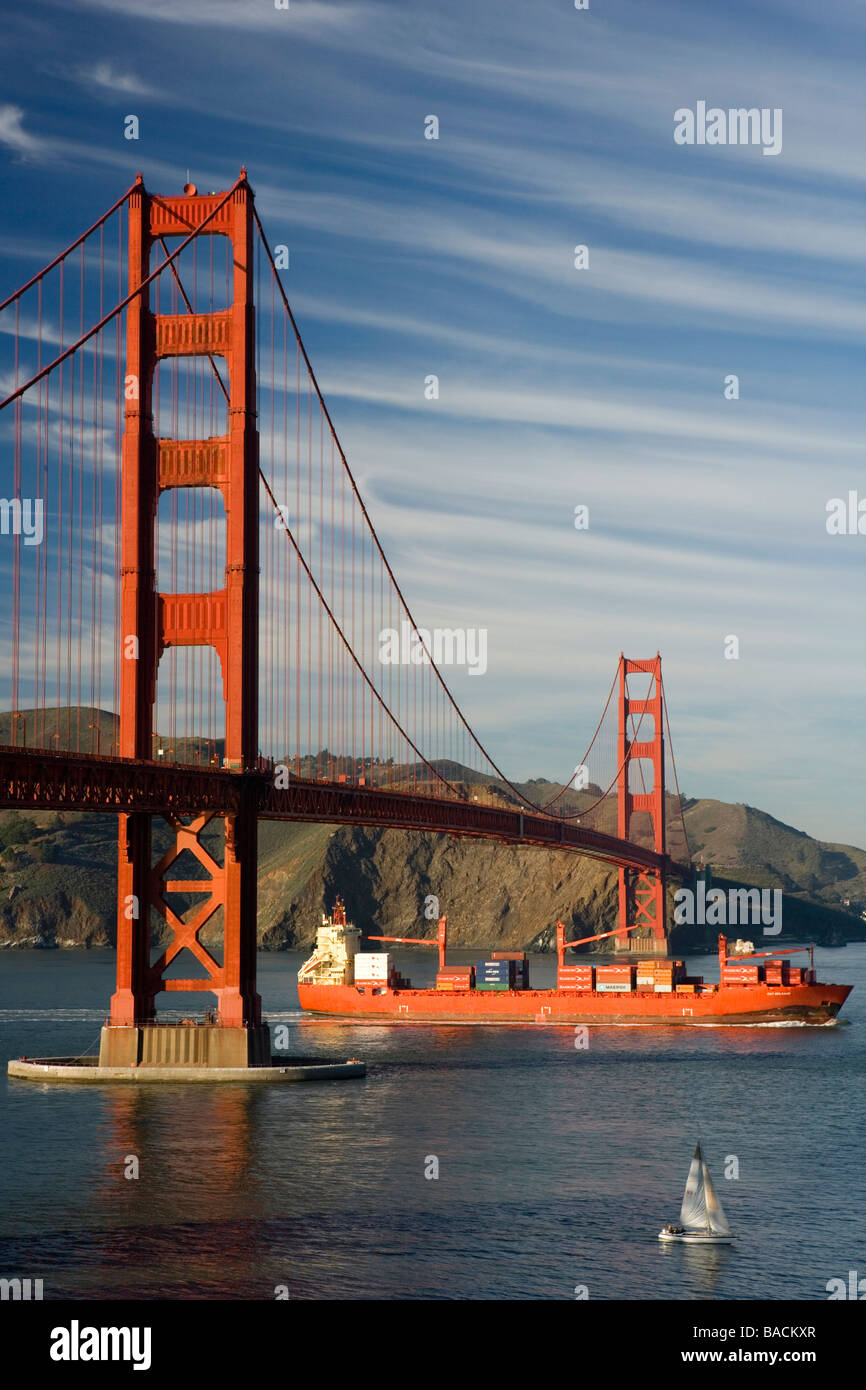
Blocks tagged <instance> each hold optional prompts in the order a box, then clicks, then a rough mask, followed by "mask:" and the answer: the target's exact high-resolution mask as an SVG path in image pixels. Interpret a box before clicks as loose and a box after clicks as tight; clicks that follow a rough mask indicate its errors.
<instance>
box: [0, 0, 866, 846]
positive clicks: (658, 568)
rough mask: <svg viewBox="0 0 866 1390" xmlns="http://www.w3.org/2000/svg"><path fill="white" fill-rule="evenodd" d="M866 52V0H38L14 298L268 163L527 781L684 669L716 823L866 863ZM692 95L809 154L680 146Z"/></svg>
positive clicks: (388, 509) (403, 562)
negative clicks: (106, 243)
mask: <svg viewBox="0 0 866 1390" xmlns="http://www.w3.org/2000/svg"><path fill="white" fill-rule="evenodd" d="M144 10H146V13H143V11H144ZM864 38H866V9H864V7H863V6H862V4H861V3H858V0H834V3H832V4H830V5H825V6H821V7H819V6H815V5H814V4H813V3H811V0H808V2H807V0H785V3H772V0H763V2H762V3H761V4H760V5H755V4H754V3H751V4H750V3H743V4H727V5H724V6H720V5H713V4H709V3H705V2H704V0H700V2H699V0H690V2H689V3H683V4H675V3H671V2H670V0H638V2H637V3H624V2H623V3H621V2H620V0H607V2H606V3H605V2H604V0H590V10H589V11H580V12H579V11H576V10H575V9H574V7H573V4H572V3H571V0H533V3H532V4H526V3H524V4H520V3H517V0H503V3H492V0H487V2H486V3H472V0H440V3H437V4H435V5H430V4H429V3H419V0H382V2H380V0H359V3H351V4H350V3H339V2H338V3H315V2H314V0H310V2H309V3H304V0H291V5H290V8H289V9H288V10H276V9H275V8H274V5H273V3H268V0H210V3H208V4H202V3H200V0H150V3H148V5H147V6H146V7H142V6H141V5H140V4H138V3H132V0H110V3H109V0H105V3H101V0H64V3H62V4H60V3H53V0H46V3H43V4H42V5H40V6H39V7H36V8H30V9H27V10H21V11H19V12H18V13H16V15H15V16H14V18H10V17H7V22H6V27H5V31H4V45H3V52H2V55H0V65H2V73H3V81H2V96H0V161H2V172H3V185H4V191H5V196H4V199H3V207H2V213H0V286H2V289H3V292H4V293H6V292H7V291H8V290H9V289H11V288H12V287H13V286H15V285H17V284H19V283H22V282H23V281H24V280H25V279H26V278H28V276H29V275H30V274H32V273H33V271H34V270H35V269H36V268H38V266H39V265H41V264H43V263H44V262H45V261H47V260H48V259H50V258H51V256H53V255H54V254H55V253H56V251H57V250H59V249H60V248H61V247H62V246H64V245H66V244H68V242H69V241H71V240H72V239H73V237H74V236H75V235H77V233H78V232H79V231H80V230H82V229H83V228H84V227H85V226H87V225H90V223H91V222H92V221H93V220H94V219H95V217H96V216H97V215H98V214H99V213H100V212H101V211H102V210H103V209H104V208H105V207H107V206H108V205H109V203H111V202H113V201H114V199H115V198H116V197H117V196H118V194H119V193H120V192H121V191H122V190H123V189H124V188H125V187H126V186H127V185H128V184H129V183H130V182H131V181H132V178H133V176H134V175H135V173H136V171H137V170H141V171H142V172H143V174H144V176H145V180H146V182H147V184H148V186H150V187H151V188H153V189H154V190H155V191H159V192H166V193H173V192H179V191H180V188H181V186H182V185H183V183H184V182H185V180H186V173H187V169H188V168H189V170H190V173H191V177H192V178H193V180H194V181H195V182H196V183H197V184H198V186H199V188H200V189H205V190H208V189H212V188H213V189H217V188H225V187H227V186H229V185H230V183H231V182H232V181H233V180H234V179H235V177H236V176H237V172H238V169H239V167H240V165H241V164H243V163H245V164H246V165H247V167H248V170H249V176H250V180H251V182H252V184H253V187H254V188H255V190H256V194H257V201H258V207H259V212H260V215H261V217H262V220H263V222H264V225H265V228H266V229H267V232H268V235H269V238H270V240H271V242H272V244H277V243H285V244H287V245H288V246H289V247H290V251H291V268H290V270H289V271H288V272H286V273H285V277H284V283H285V284H286V287H287V290H288V292H289V294H290V297H291V300H292V303H293V306H294V308H295V312H296V315H297V317H298V319H299V322H300V326H301V330H302V333H303V335H304V338H305V341H306V344H307V347H308V350H309V352H310V355H311V357H312V360H313V363H314V365H315V367H316V370H317V373H318V376H319V379H320V382H321V384H322V388H323V390H324V393H325V396H326V399H327V400H328V402H329V405H330V407H331V410H332V414H333V416H334V418H335V423H336V425H337V428H338V431H339V433H340V436H341V439H342V442H343V445H344V447H345V448H346V452H347V454H348V456H349V459H350V462H351V463H352V466H353V468H354V470H355V473H356V476H357V477H358V480H359V483H360V486H361V489H362V492H363V494H364V496H365V499H366V501H367V504H368V507H369V509H370V511H371V514H372V516H373V519H374V521H375V524H376V525H377V528H378V529H379V533H380V536H381V538H382V541H383V544H384V546H385V550H386V552H387V554H388V556H389V558H390V560H391V563H392V565H393V567H394V569H395V571H396V573H397V575H398V577H399V578H400V580H401V582H402V583H403V585H404V589H405V592H406V594H407V598H408V600H409V603H410V606H411V607H412V609H413V611H414V613H415V616H416V618H417V620H418V622H419V623H421V624H422V625H426V626H428V627H432V626H435V625H437V624H438V625H442V626H454V625H458V624H460V625H465V626H470V627H472V626H475V627H478V626H480V627H485V628H487V630H488V633H489V638H488V672H487V674H486V675H485V676H484V678H483V679H471V678H468V677H467V676H465V675H464V676H462V677H461V676H459V675H458V676H456V677H455V678H454V679H453V681H452V682H451V683H452V685H453V688H454V690H455V693H456V695H457V697H458V699H459V700H460V702H461V704H462V705H463V707H464V709H465V711H466V713H467V716H468V718H469V719H470V722H471V723H472V724H473V725H474V726H475V727H476V728H477V731H478V733H479V735H480V737H481V738H482V740H483V741H484V742H485V743H486V744H487V746H488V747H489V748H490V750H491V752H492V753H493V754H494V756H495V757H496V758H497V761H498V762H499V763H500V766H502V767H503V768H504V769H505V770H506V771H508V772H509V773H510V774H512V775H513V776H515V777H523V776H537V775H544V774H546V775H549V776H551V777H567V776H568V775H569V774H570V771H571V769H572V768H573V766H574V763H575V760H576V758H577V757H579V755H580V754H581V752H582V751H583V747H584V744H585V739H586V736H587V735H588V734H589V733H591V731H592V729H593V728H594V726H595V723H596V719H597V717H598V714H599V712H600V708H601V704H602V702H603V700H604V697H605V695H606V693H607V689H608V686H609V683H610V679H611V676H612V674H613V670H614V667H615V664H616V660H617V658H618V656H619V653H620V651H621V650H624V651H625V652H626V653H627V654H628V655H631V656H636V657H643V656H648V655H653V654H654V653H655V651H656V650H657V649H658V650H660V651H661V653H662V656H663V659H664V670H665V681H666V687H667V691H668V696H669V700H670V715H671V723H672V728H673V735H674V746H675V752H676V756H677V762H678V767H679V772H680V784H681V786H682V788H683V789H684V790H685V791H686V792H687V793H688V794H690V795H698V796H701V795H702V796H717V797H720V798H722V799H725V800H731V801H746V802H748V803H750V804H751V805H755V806H759V807H762V808H763V809H765V810H768V811H770V812H771V813H772V814H774V815H776V816H778V817H779V818H780V819H783V820H785V821H787V822H789V823H791V824H794V825H796V826H798V827H800V828H802V829H805V830H807V831H809V832H810V833H812V834H815V835H818V836H820V837H822V838H824V839H830V840H838V841H842V842H848V843H859V844H866V805H864V798H863V796H862V793H861V790H860V788H861V781H862V768H863V757H864V735H863V719H862V700H863V689H864V676H866V671H864V665H866V663H864V648H863V616H862V601H863V600H862V595H863V563H864V550H866V535H864V536H859V535H855V536H830V535H828V534H827V531H826V526H825V519H826V510H825V509H826V503H827V501H828V500H829V499H830V498H833V497H845V496H847V493H848V492H849V490H852V489H855V490H856V489H859V495H860V496H861V497H866V469H864V464H863V458H864V453H863V445H864V427H863V413H862V399H863V394H864V392H863V366H864V361H863V346H862V344H863V331H864V326H866V314H864V264H866V236H864V220H866V219H864V210H863V193H864V182H866V146H864V141H863V138H862V131H863V128H864V120H863V118H864V105H866V97H864V87H863V81H862V71H863V60H864V48H866V44H864ZM699 100H705V101H707V102H708V104H709V105H711V106H712V105H715V106H719V107H722V108H725V109H727V108H729V107H739V106H746V107H769V108H777V107H778V108H781V109H782V112H783V147H782V151H781V153H780V154H779V155H778V156H777V157H765V156H763V155H762V152H761V149H760V148H759V147H751V146H748V147H742V146H730V147H726V146H716V147H709V146H678V145H676V144H675V143H674V140H673V129H674V111H675V110H677V109H678V108H681V107H692V108H694V106H695V104H696V103H697V101H699ZM128 114H135V115H137V116H138V117H139V121H140V139H139V140H138V141H137V142H132V141H127V140H125V139H124V137H123V129H124V117H125V116H126V115H128ZM430 114H435V115H436V116H438V118H439V123H440V131H439V139H438V141H432V140H425V138H424V122H425V117H426V116H428V115H430ZM576 244H586V245H587V246H588V247H589V253H590V265H589V268H588V269H586V270H582V271H578V270H576V269H575V268H574V264H573V249H574V247H575V245H576ZM431 373H435V374H436V375H437V376H438V377H439V380H440V397H439V399H438V400H437V401H428V400H426V399H425V396H424V379H425V377H426V376H428V375H429V374H431ZM730 373H735V374H736V375H737V376H738V377H739V381H740V398H739V400H736V401H730V400H726V399H725V398H724V394H723V390H724V379H725V377H726V376H727V375H728V374H730ZM578 504H585V505H587V506H588V507H589V509H590V527H589V530H588V531H585V532H578V531H576V530H575V528H574V525H573V516H574V508H575V506H577V505H578ZM729 634H736V635H737V636H738V637H739V641H740V658H739V660H737V661H730V660H725V658H724V643H725V638H726V636H727V635H729Z"/></svg>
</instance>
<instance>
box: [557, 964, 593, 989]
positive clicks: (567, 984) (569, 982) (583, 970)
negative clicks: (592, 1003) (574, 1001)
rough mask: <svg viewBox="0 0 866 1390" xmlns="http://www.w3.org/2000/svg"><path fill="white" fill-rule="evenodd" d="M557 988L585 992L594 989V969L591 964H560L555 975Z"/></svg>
mask: <svg viewBox="0 0 866 1390" xmlns="http://www.w3.org/2000/svg"><path fill="white" fill-rule="evenodd" d="M556 988H557V989H558V990H570V991H572V992H580V993H587V992H590V991H592V990H593V989H595V969H594V967H593V966H591V965H561V966H560V968H559V971H558V973H557V976H556Z"/></svg>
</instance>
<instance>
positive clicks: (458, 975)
mask: <svg viewBox="0 0 866 1390" xmlns="http://www.w3.org/2000/svg"><path fill="white" fill-rule="evenodd" d="M474 984H475V967H474V966H472V965H449V966H448V967H447V968H446V969H445V970H440V971H439V974H438V975H437V976H436V988H437V989H450V990H458V989H472V987H473V986H474Z"/></svg>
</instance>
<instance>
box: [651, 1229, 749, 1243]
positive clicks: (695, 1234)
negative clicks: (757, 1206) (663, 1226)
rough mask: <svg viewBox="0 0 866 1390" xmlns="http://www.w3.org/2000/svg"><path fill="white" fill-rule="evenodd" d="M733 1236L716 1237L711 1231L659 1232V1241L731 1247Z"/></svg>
mask: <svg viewBox="0 0 866 1390" xmlns="http://www.w3.org/2000/svg"><path fill="white" fill-rule="evenodd" d="M735 1239H736V1237H734V1236H717V1235H715V1234H714V1233H713V1232H712V1231H709V1232H708V1231H682V1232H681V1233H678V1234H676V1235H675V1234H674V1233H673V1232H671V1231H659V1240H664V1241H672V1242H675V1243H677V1244H680V1245H731V1244H732V1243H733V1241H734V1240H735Z"/></svg>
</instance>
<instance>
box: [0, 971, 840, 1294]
mask: <svg viewBox="0 0 866 1390" xmlns="http://www.w3.org/2000/svg"><path fill="white" fill-rule="evenodd" d="M780 954H783V952H781V951H780ZM450 957H451V958H452V959H453V960H454V961H455V962H457V961H459V960H461V959H462V960H469V959H472V958H473V955H472V953H468V952H459V951H454V952H451V953H450ZM302 959H303V957H302V956H301V955H300V954H298V953H286V954H279V955H262V956H260V957H259V970H260V974H259V984H260V991H261V994H262V998H263V1003H264V1007H265V1011H266V1015H267V1017H268V1019H269V1021H270V1022H271V1023H272V1024H285V1025H287V1026H288V1051H289V1052H290V1053H292V1054H297V1053H304V1054H310V1055H316V1056H320V1057H325V1058H345V1057H351V1056H355V1057H361V1058H363V1059H364V1060H365V1061H366V1062H367V1064H368V1074H367V1077H366V1079H364V1080H362V1081H336V1082H322V1083H306V1084H303V1085H282V1086H273V1087H267V1086H246V1085H242V1084H238V1085H223V1086H218V1085H214V1086H202V1085H197V1086H192V1087H184V1086H170V1085H161V1086H152V1087H146V1086H142V1087H122V1086H114V1087H111V1086H87V1087H80V1088H75V1087H63V1086H58V1085H50V1084H41V1083H40V1084H34V1083H31V1082H24V1081H14V1080H10V1079H9V1078H7V1076H6V1074H5V1062H6V1060H7V1059H8V1058H10V1057H13V1056H20V1055H22V1054H24V1055H27V1056H31V1057H32V1056H51V1055H53V1056H57V1055H80V1054H83V1053H88V1052H94V1051H96V1049H97V1047H98V1038H99V1030H100V1026H101V1024H102V1021H103V1019H104V1017H105V1013H106V1010H107V1007H108V1000H109V997H110V995H111V992H112V988H113V974H114V957H113V953H111V952H109V951H104V952H100V951H91V952H66V951H4V952H3V953H2V954H0V1052H2V1059H3V1075H2V1081H0V1097H2V1100H0V1276H4V1277H14V1276H15V1275H18V1276H20V1277H22V1278H26V1277H30V1278H41V1279H42V1280H43V1281H44V1296H45V1298H46V1299H47V1298H60V1299H63V1298H93V1299H97V1298H98V1299H104V1298H140V1299H156V1298H171V1299H179V1298H195V1299H215V1298H233V1299H272V1298H274V1297H275V1290H276V1289H277V1288H279V1287H280V1286H284V1287H285V1289H286V1290H287V1291H288V1294H289V1296H290V1297H291V1298H308V1299H309V1298H314V1299H345V1298H350V1299H375V1298H379V1299H386V1298H387V1299H405V1298H409V1299H455V1298H457V1299H512V1298H523V1299H573V1298H574V1297H575V1296H576V1293H575V1291H576V1290H580V1289H581V1287H582V1286H585V1288H586V1291H587V1293H588V1296H589V1297H590V1298H591V1299H663V1298H664V1299H668V1298H674V1299H767V1300H773V1299H782V1298H795V1299H804V1300H808V1299H826V1298H827V1292H826V1284H827V1281H828V1280H829V1279H831V1278H834V1277H842V1278H845V1279H847V1277H848V1271H849V1270H859V1271H860V1274H861V1276H862V1275H866V1218H864V1214H863V1213H864V1207H863V1151H862V1140H863V1133H864V1113H866V945H864V944H859V945H855V946H848V947H847V948H845V949H843V950H819V951H818V952H817V953H816V963H817V968H818V976H819V978H820V979H823V980H828V981H833V982H836V983H850V984H854V985H855V991H854V993H853V995H852V996H851V998H850V999H849V1000H848V1003H847V1004H846V1005H845V1008H844V1010H843V1013H842V1019H843V1020H844V1022H843V1021H840V1022H839V1023H838V1024H837V1025H835V1026H831V1027H824V1028H808V1027H795V1028H782V1027H778V1026H772V1027H754V1028H725V1027H717V1028H708V1029H695V1030H685V1029H661V1028H659V1029H656V1028H614V1029H598V1028H596V1029H592V1030H590V1036H589V1046H588V1048H586V1049H579V1048H576V1047H575V1037H574V1030H573V1029H569V1028H550V1027H547V1026H539V1025H533V1026H522V1027H499V1028H467V1027H462V1028H461V1027H427V1026H411V1027H399V1026H398V1027H395V1026H390V1027H359V1026H357V1025H355V1024H351V1025H346V1024H336V1025H335V1024H321V1023H309V1022H306V1021H304V1016H303V1015H302V1014H301V1012H300V1011H299V1009H298V1002H297V991H296V978H295V977H296V971H297V969H298V965H299V964H300V962H301V960H302ZM398 963H399V964H400V967H401V969H402V970H403V973H404V974H406V973H409V974H411V976H412V978H413V983H415V984H424V983H427V982H428V981H429V980H430V979H431V978H432V973H433V969H434V960H433V957H432V953H429V954H428V953H425V952H416V953H415V954H412V955H409V954H405V955H399V956H398ZM689 964H690V967H691V969H692V970H694V971H696V972H698V973H703V974H704V975H705V977H706V978H707V979H715V978H718V970H717V962H716V961H715V960H714V959H713V958H710V957H692V958H690V961H689ZM714 967H715V968H714ZM554 973H555V961H554V959H553V958H551V957H537V958H534V959H533V961H532V979H533V983H534V984H537V985H545V984H551V983H552V982H553V976H554ZM201 1002H202V1005H204V1004H205V1003H206V1002H208V1000H207V999H206V998H204V997H203V998H202V1001H201ZM189 1011H190V1009H189V1008H187V1010H186V1012H189ZM165 1016H167V1017H172V1016H175V1017H177V1018H180V1017H181V1013H180V1012H177V1013H175V1014H174V1015H172V1014H171V1013H167V1014H166V1015H165ZM697 1140H700V1141H701V1143H702V1144H703V1145H704V1152H705V1156H706V1158H707V1160H708V1162H709V1165H710V1169H711V1171H712V1174H713V1177H714V1180H715V1184H716V1187H717V1189H718V1191H719V1195H720V1197H721V1199H722V1202H723V1204H724V1206H725V1209H726V1211H727V1214H728V1217H729V1220H730V1222H731V1226H732V1228H733V1230H734V1231H735V1233H736V1234H737V1236H738V1237H739V1239H738V1240H737V1243H736V1244H735V1245H733V1246H731V1247H717V1248H716V1249H714V1250H708V1249H704V1250H700V1249H694V1248H692V1247H688V1246H675V1247H667V1248H666V1247H663V1246H661V1245H660V1244H659V1242H658V1240H657V1235H658V1231H659V1229H660V1227H661V1225H662V1224H663V1223H664V1222H666V1221H669V1220H675V1219H676V1218H677V1217H678V1214H679V1206H680V1201H681V1199H682V1191H683V1186H684V1184H685V1178H686V1173H687V1170H688V1165H689V1160H690V1158H691V1154H692V1151H693V1148H694V1145H695V1143H696V1141H697ZM130 1155H134V1156H136V1157H137V1159H138V1166H139V1176H138V1178H127V1177H125V1176H124V1173H125V1169H127V1168H130V1167H131V1166H132V1165H130V1164H129V1163H128V1162H127V1158H128V1156H130ZM434 1158H435V1159H436V1160H437V1161H438V1173H439V1176H438V1178H428V1177H425V1171H426V1172H430V1171H432V1170H433V1168H434V1167H435V1165H434V1164H433V1163H432V1162H431V1160H432V1159H434ZM735 1168H737V1169H738V1174H739V1176H738V1177H733V1176H731V1177H726V1176H725V1172H726V1169H727V1171H729V1172H731V1173H733V1172H734V1169H735Z"/></svg>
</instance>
